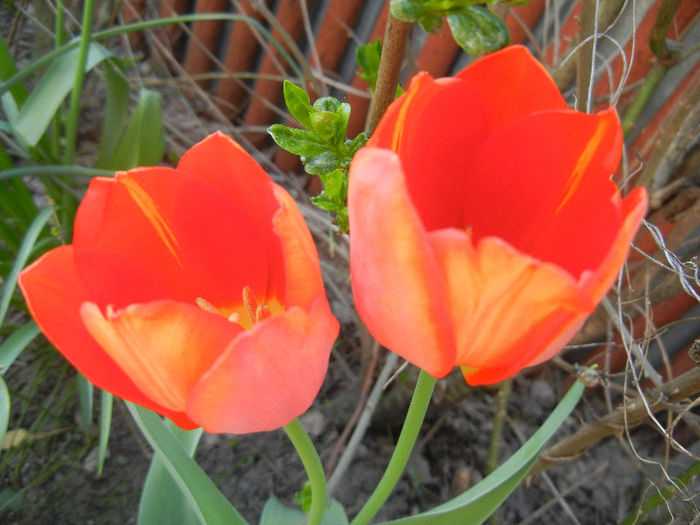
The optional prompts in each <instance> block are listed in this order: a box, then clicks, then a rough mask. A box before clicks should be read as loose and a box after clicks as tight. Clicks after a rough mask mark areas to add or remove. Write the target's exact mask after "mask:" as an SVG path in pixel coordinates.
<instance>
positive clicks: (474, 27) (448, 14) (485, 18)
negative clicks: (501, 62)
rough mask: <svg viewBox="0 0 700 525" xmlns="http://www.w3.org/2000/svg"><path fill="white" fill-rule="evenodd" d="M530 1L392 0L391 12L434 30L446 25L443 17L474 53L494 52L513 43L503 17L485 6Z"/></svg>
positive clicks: (460, 44)
mask: <svg viewBox="0 0 700 525" xmlns="http://www.w3.org/2000/svg"><path fill="white" fill-rule="evenodd" d="M528 2H529V0H487V1H486V2H484V1H483V0H392V1H391V14H392V15H394V16H395V17H396V18H398V19H399V20H404V21H405V22H417V23H419V24H420V25H421V27H422V28H423V29H424V30H425V31H427V32H429V33H434V32H435V31H437V30H438V29H440V28H441V27H442V17H445V19H446V20H447V24H448V25H449V26H450V30H451V31H452V37H453V38H454V39H455V42H457V44H459V46H460V47H461V48H462V49H464V51H466V52H467V53H468V54H470V55H477V54H479V53H490V52H492V51H496V50H497V49H500V48H502V47H504V46H506V45H508V43H509V42H510V34H509V33H508V28H507V27H506V25H505V23H504V22H503V20H501V19H500V18H498V17H497V16H496V15H494V14H493V13H491V12H490V11H489V10H488V9H486V8H485V7H483V6H482V5H476V4H484V3H485V4H488V5H493V4H498V3H502V4H506V5H511V6H517V5H524V4H527V3H528Z"/></svg>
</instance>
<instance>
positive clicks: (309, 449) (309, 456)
mask: <svg viewBox="0 0 700 525" xmlns="http://www.w3.org/2000/svg"><path fill="white" fill-rule="evenodd" d="M284 431H285V432H286V433H287V436H289V439H290V440H291V442H292V443H293V444H294V448H296V450H297V454H299V457H300V458H301V462H302V463H303V464H304V468H305V469H306V475H307V476H309V483H310V484H311V509H309V519H308V521H307V524H308V525H319V524H320V523H321V521H322V520H323V513H324V512H325V510H326V474H325V472H324V471H323V465H322V464H321V458H319V457H318V453H317V452H316V449H315V448H314V444H313V443H312V442H311V439H310V438H309V435H308V434H307V433H306V430H304V427H303V426H302V424H301V423H300V422H299V420H298V419H295V420H294V421H292V422H291V423H289V424H288V425H285V427H284Z"/></svg>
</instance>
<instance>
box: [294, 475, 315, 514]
mask: <svg viewBox="0 0 700 525" xmlns="http://www.w3.org/2000/svg"><path fill="white" fill-rule="evenodd" d="M294 501H296V502H297V503H298V504H299V506H300V507H301V510H302V511H304V512H305V513H308V512H309V509H310V508H311V483H309V482H308V481H307V482H306V483H304V486H303V487H301V490H300V491H298V492H295V493H294Z"/></svg>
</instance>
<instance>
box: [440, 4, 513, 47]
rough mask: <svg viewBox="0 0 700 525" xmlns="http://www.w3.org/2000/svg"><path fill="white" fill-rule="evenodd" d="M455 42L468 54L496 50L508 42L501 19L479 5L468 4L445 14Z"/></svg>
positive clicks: (508, 36) (505, 29) (506, 31)
mask: <svg viewBox="0 0 700 525" xmlns="http://www.w3.org/2000/svg"><path fill="white" fill-rule="evenodd" d="M447 23H448V24H449V26H450V30H451V31H452V37H453V38H454V39H455V42H457V44H459V46H460V47H461V48H462V49H464V51H466V52H467V53H468V54H470V55H478V54H479V53H489V52H491V51H496V50H498V49H500V48H502V47H504V46H507V45H508V43H509V42H510V34H509V33H508V28H507V27H506V25H505V23H504V22H503V20H501V19H500V18H498V17H497V16H496V15H494V14H492V13H491V12H489V11H488V10H487V9H484V8H483V7H479V6H468V7H465V8H464V9H462V10H461V11H460V12H459V13H456V14H450V15H447Z"/></svg>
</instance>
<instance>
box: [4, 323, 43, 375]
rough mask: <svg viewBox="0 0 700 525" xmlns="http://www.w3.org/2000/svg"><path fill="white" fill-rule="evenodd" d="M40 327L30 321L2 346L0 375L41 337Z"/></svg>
mask: <svg viewBox="0 0 700 525" xmlns="http://www.w3.org/2000/svg"><path fill="white" fill-rule="evenodd" d="M39 331H40V330H39V327H38V326H37V325H36V323H35V322H34V321H29V322H28V323H27V324H25V325H24V326H22V328H19V329H17V330H15V331H14V332H13V334H12V335H11V336H10V337H8V338H7V339H6V340H5V342H4V343H3V344H2V345H0V374H4V373H5V372H6V371H7V369H8V368H10V365H12V363H14V361H15V359H17V356H19V354H21V353H22V350H24V349H25V348H26V347H27V345H28V344H29V343H31V342H32V341H33V340H34V338H35V337H36V336H37V335H39Z"/></svg>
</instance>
